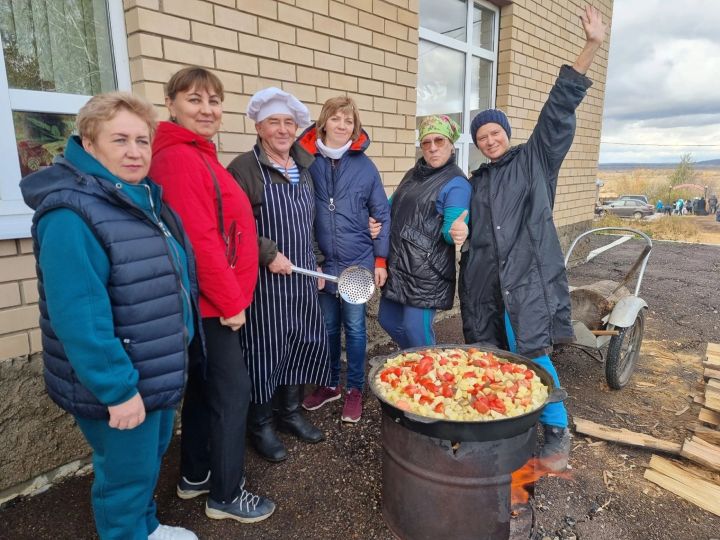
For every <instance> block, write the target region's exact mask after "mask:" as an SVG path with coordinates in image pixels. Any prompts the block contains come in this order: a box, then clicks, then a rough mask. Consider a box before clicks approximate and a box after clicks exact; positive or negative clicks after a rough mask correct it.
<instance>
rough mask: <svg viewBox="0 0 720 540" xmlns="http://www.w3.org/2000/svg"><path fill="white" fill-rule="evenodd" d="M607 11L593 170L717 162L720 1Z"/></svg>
mask: <svg viewBox="0 0 720 540" xmlns="http://www.w3.org/2000/svg"><path fill="white" fill-rule="evenodd" d="M613 9H614V11H613V20H612V31H611V40H610V63H609V66H608V80H607V88H606V93H605V113H604V117H603V130H602V144H601V146H600V163H619V162H631V163H634V162H640V163H648V162H678V161H679V160H680V156H681V155H682V154H684V153H692V155H693V158H694V159H695V161H702V160H705V159H716V158H720V0H682V1H677V0H615V2H614V8H613ZM611 142H616V143H624V144H621V145H619V144H608V143H611ZM627 143H636V144H657V145H668V146H631V145H628V144H627ZM713 144H714V145H717V146H714V147H712V146H702V145H713Z"/></svg>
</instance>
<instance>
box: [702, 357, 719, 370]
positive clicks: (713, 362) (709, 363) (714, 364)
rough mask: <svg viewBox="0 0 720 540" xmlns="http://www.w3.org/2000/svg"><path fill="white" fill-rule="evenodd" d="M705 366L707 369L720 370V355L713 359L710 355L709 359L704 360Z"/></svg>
mask: <svg viewBox="0 0 720 540" xmlns="http://www.w3.org/2000/svg"><path fill="white" fill-rule="evenodd" d="M703 367H704V368H705V369H715V370H720V357H712V359H711V358H710V357H709V356H708V357H707V360H703Z"/></svg>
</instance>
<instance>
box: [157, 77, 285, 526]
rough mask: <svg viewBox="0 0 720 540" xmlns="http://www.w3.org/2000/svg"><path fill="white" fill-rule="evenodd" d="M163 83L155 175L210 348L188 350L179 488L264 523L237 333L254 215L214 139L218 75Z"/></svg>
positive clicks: (266, 508)
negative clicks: (194, 286)
mask: <svg viewBox="0 0 720 540" xmlns="http://www.w3.org/2000/svg"><path fill="white" fill-rule="evenodd" d="M165 90H166V92H165V93H166V98H165V103H166V105H167V107H168V110H169V111H170V122H160V124H159V125H158V130H157V134H156V136H155V140H154V141H153V161H152V167H151V169H150V176H151V177H152V178H153V179H154V180H155V181H156V182H157V183H158V184H160V185H162V187H163V189H164V199H165V200H166V201H168V203H169V204H170V205H171V206H172V207H173V208H174V209H175V211H176V212H177V213H178V214H180V217H181V218H182V220H183V224H184V226H185V230H186V232H187V235H188V237H189V238H190V241H191V242H192V245H193V247H194V249H195V253H196V258H197V271H198V281H199V285H200V312H201V313H200V314H201V316H202V321H203V328H202V329H203V331H204V332H205V337H206V347H207V360H206V361H205V362H203V361H202V351H200V350H197V349H198V347H196V348H195V350H194V351H193V350H191V365H190V371H189V378H188V385H187V391H186V394H185V401H184V404H183V409H182V427H183V429H182V438H181V452H182V454H181V465H180V467H181V473H182V476H181V478H180V481H179V482H178V486H177V494H178V496H179V497H180V498H182V499H190V498H193V497H197V496H198V495H202V494H204V493H209V496H208V500H207V503H206V505H205V513H206V514H207V516H208V517H210V518H213V519H234V520H237V521H241V522H245V523H250V522H255V521H260V520H263V519H265V518H267V517H269V516H270V515H271V514H272V513H273V511H274V510H275V504H274V503H273V502H272V501H270V500H269V499H266V498H265V497H260V496H257V495H253V494H252V493H250V492H249V491H247V490H246V489H244V485H245V478H244V474H243V473H244V457H245V428H246V421H247V412H248V405H249V402H250V378H249V376H248V372H247V368H246V367H245V361H244V358H243V354H242V350H241V349H240V341H239V339H238V336H237V333H236V331H237V330H238V329H239V328H240V327H241V326H242V325H243V324H245V309H246V308H247V307H248V306H249V305H250V302H251V301H252V297H253V291H254V289H255V283H256V281H257V274H258V243H257V234H256V229H255V218H254V217H253V214H252V209H251V207H250V202H249V201H248V198H247V196H246V195H245V193H244V192H243V191H242V189H240V187H239V186H238V184H237V182H235V180H234V179H233V177H232V176H231V175H230V174H229V173H228V172H227V171H226V170H225V168H224V167H223V166H222V165H221V164H220V162H219V161H218V159H217V154H216V150H215V145H214V144H213V143H212V141H211V139H212V137H213V136H215V134H216V133H217V132H218V130H219V129H220V122H221V119H222V101H223V97H224V94H223V85H222V82H221V81H220V79H218V78H217V76H215V75H214V74H212V73H210V72H209V71H207V70H205V69H202V68H198V67H189V68H184V69H181V70H180V71H178V72H177V73H175V74H174V75H173V76H172V77H171V78H170V81H169V82H168V84H167V86H166V89H165Z"/></svg>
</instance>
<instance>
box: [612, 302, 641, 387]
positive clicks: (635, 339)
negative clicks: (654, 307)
mask: <svg viewBox="0 0 720 540" xmlns="http://www.w3.org/2000/svg"><path fill="white" fill-rule="evenodd" d="M618 331H619V333H618V335H617V336H613V337H612V339H611V340H610V345H608V351H607V358H606V360H605V378H606V379H607V383H608V386H610V388H612V389H613V390H620V389H621V388H623V387H624V386H625V385H626V384H627V383H628V382H629V381H630V377H631V376H632V374H633V371H635V364H636V363H637V359H638V357H639V356H640V345H641V344H642V338H643V332H644V331H645V311H644V310H640V312H639V313H638V315H637V318H636V319H635V322H634V323H633V324H632V326H628V327H627V328H619V329H618Z"/></svg>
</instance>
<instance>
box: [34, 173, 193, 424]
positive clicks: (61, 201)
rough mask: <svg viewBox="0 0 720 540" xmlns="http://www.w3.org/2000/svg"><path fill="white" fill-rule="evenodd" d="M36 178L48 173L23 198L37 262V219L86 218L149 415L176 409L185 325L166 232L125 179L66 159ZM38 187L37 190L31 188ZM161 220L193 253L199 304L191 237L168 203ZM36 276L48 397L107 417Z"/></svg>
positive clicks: (80, 412) (117, 331)
mask: <svg viewBox="0 0 720 540" xmlns="http://www.w3.org/2000/svg"><path fill="white" fill-rule="evenodd" d="M36 175H37V176H40V175H42V181H41V182H39V181H38V180H39V179H38V178H35V179H32V180H34V181H32V180H31V177H28V178H26V179H25V180H24V181H23V184H24V185H23V195H24V196H25V199H26V201H27V202H28V204H30V205H31V206H33V207H34V208H35V215H34V216H33V226H32V237H33V243H34V250H35V257H36V259H37V260H39V257H40V247H39V244H38V240H37V224H38V222H39V220H40V219H41V218H42V217H43V215H45V214H46V213H47V212H49V211H51V210H55V209H57V208H68V209H71V210H73V211H74V212H76V213H77V214H78V215H80V216H81V217H82V218H83V219H84V220H85V222H86V223H87V224H88V226H89V227H90V229H91V230H92V231H93V233H94V234H95V236H96V237H97V239H98V241H99V242H100V244H101V245H102V246H103V248H104V250H105V253H106V254H107V256H108V259H109V262H110V278H109V282H108V284H107V290H108V295H109V297H110V304H111V309H112V317H113V322H114V327H115V334H116V335H117V337H118V338H119V339H120V340H121V341H122V343H123V346H124V348H125V350H126V351H127V354H128V356H129V358H130V360H131V361H132V363H133V366H134V367H135V369H137V370H138V373H139V375H140V377H139V382H138V391H139V392H140V395H141V396H142V398H143V402H144V405H145V409H146V410H147V411H148V412H149V411H152V410H157V409H164V408H171V407H173V406H175V405H176V404H177V403H178V402H179V401H180V398H181V397H182V392H183V388H184V386H185V381H186V372H187V362H188V356H187V347H186V334H187V330H186V328H185V324H184V321H183V300H182V296H181V295H182V294H183V293H182V288H181V284H180V283H181V277H180V275H179V274H178V273H177V271H176V270H175V267H174V265H173V263H172V258H171V254H170V251H169V250H170V247H169V245H168V242H167V241H166V239H165V237H164V234H163V232H162V231H161V230H160V228H159V227H158V226H157V225H156V224H155V223H153V222H152V221H151V220H150V218H148V217H147V215H146V214H145V213H144V212H143V211H142V210H141V209H140V208H138V207H136V206H135V205H134V204H133V203H132V202H131V200H130V198H129V197H127V196H126V195H125V194H123V193H122V184H116V185H114V186H113V184H112V183H111V182H108V181H103V180H99V179H97V178H95V177H93V176H90V175H86V174H84V173H82V172H81V171H78V170H77V169H75V168H74V167H73V166H72V165H71V164H70V163H69V162H67V161H65V160H62V159H60V160H58V162H56V164H55V165H53V166H52V167H50V168H48V169H46V170H43V171H40V172H38V173H35V175H32V176H36ZM28 180H30V181H29V182H28ZM50 186H52V187H50ZM33 189H37V191H36V192H35V193H33V192H32V190H33ZM33 202H37V204H33ZM160 217H161V219H162V221H163V222H164V223H165V224H166V225H167V226H168V228H170V230H171V232H172V233H173V236H174V237H175V239H176V240H178V241H179V242H180V243H181V244H182V245H183V247H184V248H185V250H186V252H187V255H188V266H189V274H190V283H191V289H192V291H191V294H192V298H193V301H192V303H193V306H194V307H196V306H195V302H194V299H195V298H196V297H197V288H196V283H197V280H196V278H195V265H194V260H193V258H192V250H191V247H190V242H189V241H188V239H187V237H186V236H185V234H184V233H183V230H182V228H181V226H180V221H179V219H178V218H177V216H176V215H175V214H174V213H173V212H172V210H170V208H169V207H167V206H166V205H163V208H162V212H161V216H160ZM37 275H38V290H39V293H40V301H39V304H40V306H39V307H40V329H41V332H42V344H43V356H44V360H45V370H44V375H45V383H46V387H47V391H48V394H49V395H50V398H51V399H52V400H53V401H54V402H55V403H57V404H58V405H59V406H60V407H61V408H63V409H64V410H66V411H68V412H69V413H71V414H73V415H76V416H81V417H85V418H95V419H102V418H107V417H108V411H107V406H106V405H103V404H102V403H100V402H99V401H98V400H97V399H96V398H95V396H93V394H92V393H90V392H89V391H88V390H87V388H85V387H84V386H83V385H82V384H81V383H80V381H79V380H78V378H77V376H76V375H75V372H74V370H73V368H72V366H71V364H70V362H69V361H68V359H67V356H66V355H65V351H64V349H63V346H62V343H61V342H60V341H59V340H58V338H57V336H56V335H55V333H54V332H53V328H52V321H51V320H50V317H49V314H48V310H47V305H46V302H45V294H44V288H43V276H42V270H41V268H40V267H39V266H37ZM198 332H200V330H199V325H198Z"/></svg>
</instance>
